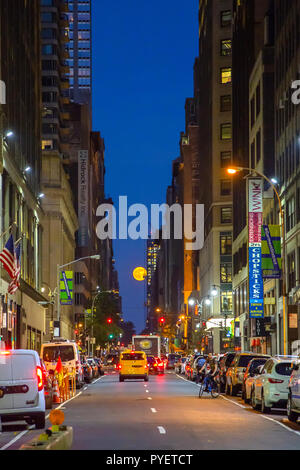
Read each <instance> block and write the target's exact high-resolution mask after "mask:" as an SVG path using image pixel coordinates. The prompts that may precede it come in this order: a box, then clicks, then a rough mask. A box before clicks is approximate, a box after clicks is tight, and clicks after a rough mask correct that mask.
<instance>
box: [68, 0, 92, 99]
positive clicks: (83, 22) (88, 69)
mask: <svg viewBox="0 0 300 470" xmlns="http://www.w3.org/2000/svg"><path fill="white" fill-rule="evenodd" d="M67 3H68V6H69V22H70V43H69V53H70V58H69V60H68V64H69V67H70V75H69V76H70V98H71V100H72V101H75V102H76V103H80V104H90V105H91V97H92V37H91V35H92V11H91V9H92V5H91V0H68V2H67Z"/></svg>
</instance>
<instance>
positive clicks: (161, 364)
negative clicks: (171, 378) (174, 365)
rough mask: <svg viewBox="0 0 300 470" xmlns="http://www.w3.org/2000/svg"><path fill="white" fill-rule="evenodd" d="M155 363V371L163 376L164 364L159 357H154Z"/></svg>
mask: <svg viewBox="0 0 300 470" xmlns="http://www.w3.org/2000/svg"><path fill="white" fill-rule="evenodd" d="M155 359H156V362H157V370H158V373H159V374H164V373H165V364H164V361H163V360H162V359H160V358H159V357H156V358H155Z"/></svg>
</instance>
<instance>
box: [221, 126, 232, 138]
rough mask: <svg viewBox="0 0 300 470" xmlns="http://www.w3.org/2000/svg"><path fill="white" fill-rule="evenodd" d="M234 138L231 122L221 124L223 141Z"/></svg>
mask: <svg viewBox="0 0 300 470" xmlns="http://www.w3.org/2000/svg"><path fill="white" fill-rule="evenodd" d="M231 138H232V125H231V122H226V123H224V124H221V140H231Z"/></svg>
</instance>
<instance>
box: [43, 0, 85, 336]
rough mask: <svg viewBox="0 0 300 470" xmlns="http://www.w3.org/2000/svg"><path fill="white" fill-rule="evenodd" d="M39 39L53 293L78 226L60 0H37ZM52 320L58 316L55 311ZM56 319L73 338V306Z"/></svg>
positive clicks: (46, 241) (46, 251)
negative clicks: (72, 186) (39, 5)
mask: <svg viewBox="0 0 300 470" xmlns="http://www.w3.org/2000/svg"><path fill="white" fill-rule="evenodd" d="M41 38H42V47H41V53H42V57H41V64H42V101H43V103H42V104H43V117H42V153H43V155H42V191H43V193H44V199H43V210H44V214H45V217H44V233H43V260H44V267H43V282H44V284H45V286H46V287H47V288H48V289H51V290H52V291H54V289H55V287H56V286H57V283H58V280H57V277H58V269H57V267H58V266H62V265H65V264H66V263H69V262H70V261H73V260H74V259H75V232H76V231H77V229H78V219H77V214H76V212H75V209H74V202H75V201H74V193H73V191H72V189H71V186H70V181H69V180H70V176H69V173H70V170H69V165H70V156H69V140H70V126H69V119H70V114H69V111H68V109H67V107H68V105H69V103H70V100H69V97H68V95H69V79H68V74H69V67H68V63H67V59H68V58H69V49H68V43H69V21H68V4H67V3H66V2H64V1H63V0H47V1H45V0H41ZM57 306H58V304H57ZM56 310H58V309H57V308H56ZM48 315H49V314H48ZM51 315H52V312H51ZM48 319H49V321H48V322H47V338H46V339H49V338H50V337H51V332H52V331H53V325H52V324H51V323H50V320H51V321H52V320H53V319H52V318H51V319H50V318H49V317H48ZM54 320H58V314H57V313H55V315H54ZM59 320H60V335H61V336H62V337H64V338H69V339H72V338H73V337H74V326H73V325H74V309H73V306H62V307H61V309H60V318H59Z"/></svg>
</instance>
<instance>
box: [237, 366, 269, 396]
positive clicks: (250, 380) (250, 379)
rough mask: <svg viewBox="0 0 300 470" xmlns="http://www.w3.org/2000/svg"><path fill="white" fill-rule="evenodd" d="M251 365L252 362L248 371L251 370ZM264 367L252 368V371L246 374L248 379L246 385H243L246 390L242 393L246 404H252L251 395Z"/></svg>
mask: <svg viewBox="0 0 300 470" xmlns="http://www.w3.org/2000/svg"><path fill="white" fill-rule="evenodd" d="M252 360H253V359H252ZM255 360H256V359H254V361H255ZM265 362H266V361H265ZM251 363H252V361H250V362H249V364H248V367H247V369H248V368H249V365H250V364H251ZM263 367H264V364H260V365H259V366H257V367H255V368H254V367H251V370H249V371H246V372H245V375H246V374H247V378H246V380H245V381H244V384H243V386H244V390H243V392H242V398H243V400H244V402H245V403H250V401H251V393H252V389H253V386H254V382H255V379H256V377H257V376H258V375H259V374H260V373H261V371H262V369H263ZM244 379H245V376H244Z"/></svg>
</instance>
